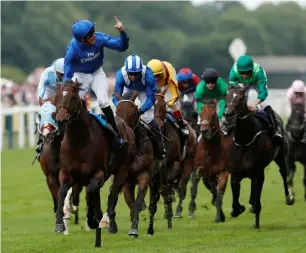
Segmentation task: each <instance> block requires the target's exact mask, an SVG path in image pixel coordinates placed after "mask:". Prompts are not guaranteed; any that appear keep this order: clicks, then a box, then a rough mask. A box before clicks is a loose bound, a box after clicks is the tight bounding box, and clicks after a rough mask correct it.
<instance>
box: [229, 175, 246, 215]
mask: <svg viewBox="0 0 306 253" xmlns="http://www.w3.org/2000/svg"><path fill="white" fill-rule="evenodd" d="M240 183H241V178H240V177H239V176H236V175H235V174H234V173H232V176H231V188H232V196H233V203H232V208H233V209H232V212H231V216H232V217H233V218H236V217H238V216H239V215H240V214H242V213H243V212H244V211H245V206H243V205H240V203H239V197H240Z"/></svg>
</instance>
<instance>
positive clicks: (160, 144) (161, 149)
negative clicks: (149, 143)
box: [150, 119, 166, 159]
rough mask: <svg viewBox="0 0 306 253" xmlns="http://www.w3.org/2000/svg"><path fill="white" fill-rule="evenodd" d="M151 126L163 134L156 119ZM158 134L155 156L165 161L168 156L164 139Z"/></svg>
mask: <svg viewBox="0 0 306 253" xmlns="http://www.w3.org/2000/svg"><path fill="white" fill-rule="evenodd" d="M150 126H151V127H152V128H154V129H155V130H156V131H157V132H158V133H161V132H160V128H159V126H158V124H157V122H156V120H155V119H153V120H152V121H151V122H150ZM158 133H155V135H156V137H155V139H154V146H155V154H156V157H157V159H163V158H164V157H165V154H166V149H165V144H164V138H163V137H162V136H161V135H160V134H158Z"/></svg>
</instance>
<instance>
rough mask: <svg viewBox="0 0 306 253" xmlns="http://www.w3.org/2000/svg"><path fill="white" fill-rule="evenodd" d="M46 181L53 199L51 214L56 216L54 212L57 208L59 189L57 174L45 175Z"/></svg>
mask: <svg viewBox="0 0 306 253" xmlns="http://www.w3.org/2000/svg"><path fill="white" fill-rule="evenodd" d="M46 181H47V185H48V188H49V190H50V192H51V195H52V199H53V212H54V214H55V215H56V211H57V208H58V191H59V188H60V184H59V182H58V174H57V173H55V175H54V174H50V175H47V176H46Z"/></svg>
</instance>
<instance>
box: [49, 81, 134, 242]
mask: <svg viewBox="0 0 306 253" xmlns="http://www.w3.org/2000/svg"><path fill="white" fill-rule="evenodd" d="M78 90H79V84H78V81H77V80H76V81H75V82H72V81H70V80H69V81H66V82H65V83H64V85H62V86H59V87H58V88H57V91H56V95H55V98H54V101H53V103H54V105H55V106H56V113H54V114H53V117H54V118H55V119H56V121H57V123H58V125H59V127H63V128H64V129H65V130H64V131H65V132H64V138H63V141H62V144H61V148H60V164H61V170H60V174H59V181H60V189H59V204H58V209H57V212H56V224H55V228H54V232H64V231H65V225H64V221H63V215H64V213H63V206H64V199H65V197H66V195H67V191H68V189H69V188H70V187H71V186H73V185H75V184H78V185H80V186H86V202H87V224H88V227H89V228H91V229H96V244H95V246H96V247H100V246H101V228H100V227H99V222H100V220H101V219H102V211H101V203H100V188H101V187H102V186H103V185H104V183H105V182H106V180H107V179H108V178H109V177H110V176H111V174H113V175H114V184H113V187H112V190H111V192H110V194H109V197H108V205H107V214H108V215H109V219H110V224H112V225H114V226H115V225H116V222H115V216H116V212H115V207H116V204H117V200H118V194H119V192H120V190H121V189H122V186H123V184H124V182H125V181H126V178H127V175H128V170H127V169H126V168H128V167H129V164H128V162H130V161H132V160H133V157H132V155H133V154H130V153H129V150H130V149H129V145H132V144H133V133H132V130H131V129H129V128H128V127H127V126H126V125H125V124H124V122H123V121H120V120H119V121H117V122H116V123H117V125H118V129H119V131H120V134H121V136H122V137H123V138H125V139H126V140H128V142H129V145H124V147H122V148H121V149H120V150H115V151H113V152H115V155H116V158H117V159H116V160H114V159H111V160H112V161H113V162H112V163H109V158H110V157H111V156H112V155H114V154H113V153H112V151H111V146H112V140H113V137H114V136H113V132H112V131H111V130H112V129H110V127H109V125H107V123H106V122H105V121H103V120H102V119H101V118H100V117H98V116H96V115H93V114H89V112H88V111H87V110H86V109H85V107H84V106H83V105H82V101H81V99H80V97H79V95H78Z"/></svg>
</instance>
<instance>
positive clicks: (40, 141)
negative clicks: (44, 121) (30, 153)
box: [36, 134, 44, 161]
mask: <svg viewBox="0 0 306 253" xmlns="http://www.w3.org/2000/svg"><path fill="white" fill-rule="evenodd" d="M43 145H44V142H43V138H42V136H41V134H39V135H38V141H37V147H36V153H37V160H38V161H39V160H40V156H41V153H42V150H43Z"/></svg>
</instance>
